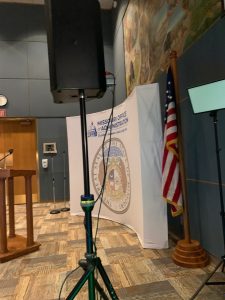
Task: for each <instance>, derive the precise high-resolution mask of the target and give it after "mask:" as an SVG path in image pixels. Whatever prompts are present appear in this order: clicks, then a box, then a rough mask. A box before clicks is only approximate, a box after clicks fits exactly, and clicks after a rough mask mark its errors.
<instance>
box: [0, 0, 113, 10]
mask: <svg viewBox="0 0 225 300" xmlns="http://www.w3.org/2000/svg"><path fill="white" fill-rule="evenodd" d="M99 2H100V5H101V8H102V9H112V7H113V0H99ZM0 3H24V4H43V3H44V0H0Z"/></svg>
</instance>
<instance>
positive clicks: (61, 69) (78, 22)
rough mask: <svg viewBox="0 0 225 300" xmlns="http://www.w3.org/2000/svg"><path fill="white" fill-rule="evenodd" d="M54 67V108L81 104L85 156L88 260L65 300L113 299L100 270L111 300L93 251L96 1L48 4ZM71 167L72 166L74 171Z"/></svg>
mask: <svg viewBox="0 0 225 300" xmlns="http://www.w3.org/2000/svg"><path fill="white" fill-rule="evenodd" d="M45 8H46V17H47V18H46V19H47V33H48V34H47V37H48V51H49V66H50V85H51V91H52V94H53V97H54V101H55V102H56V103H67V102H74V101H79V103H80V116H81V138H82V155H83V178H84V194H83V195H81V199H80V204H81V207H82V209H83V211H84V215H85V217H84V223H85V224H84V227H85V232H86V253H85V258H84V259H82V260H80V261H79V265H80V266H81V267H82V268H83V270H84V273H83V275H82V277H81V278H80V280H79V281H78V282H77V284H76V285H75V286H74V288H73V289H72V290H71V292H70V294H69V296H68V297H67V298H66V299H74V298H75V297H76V295H77V294H78V293H79V291H80V290H81V288H82V287H83V285H84V284H85V283H86V282H88V295H89V300H95V296H96V291H97V292H98V294H100V297H101V299H105V300H106V299H109V298H108V296H107V295H106V293H105V291H104V290H103V288H101V286H100V284H99V283H98V281H97V279H96V278H95V276H94V272H95V270H98V271H99V273H100V275H101V277H102V280H103V282H104V284H105V287H106V289H107V291H108V294H109V297H110V298H111V299H114V300H117V299H118V297H117V295H116V292H115V290H114V288H113V286H112V284H111V282H110V280H109V278H108V276H107V273H106V271H105V269H104V268H103V266H102V263H101V260H100V258H99V257H98V256H97V253H96V251H94V243H93V233H92V215H91V214H92V210H93V208H94V205H95V201H94V196H93V195H92V194H91V193H90V179H89V163H88V142H87V124H86V98H96V97H98V98H100V97H102V96H103V95H104V92H105V90H106V79H105V66H104V52H103V40H102V32H101V15H100V5H99V1H98V0H76V1H74V0H66V1H65V0H57V1H56V0H45ZM70 167H73V166H70Z"/></svg>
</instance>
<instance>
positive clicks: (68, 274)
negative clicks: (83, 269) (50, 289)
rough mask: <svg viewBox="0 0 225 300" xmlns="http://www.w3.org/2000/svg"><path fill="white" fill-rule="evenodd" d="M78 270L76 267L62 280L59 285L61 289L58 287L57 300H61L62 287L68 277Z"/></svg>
mask: <svg viewBox="0 0 225 300" xmlns="http://www.w3.org/2000/svg"><path fill="white" fill-rule="evenodd" d="M79 268H80V266H78V267H77V268H76V269H74V270H72V271H70V272H69V273H68V274H67V275H66V277H65V278H64V280H63V282H62V284H61V287H60V291H59V299H58V300H60V298H61V293H62V289H63V286H64V284H65V283H66V281H67V279H68V278H69V277H70V275H72V274H73V273H74V272H75V271H77V270H78V269H79Z"/></svg>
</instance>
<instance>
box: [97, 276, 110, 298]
mask: <svg viewBox="0 0 225 300" xmlns="http://www.w3.org/2000/svg"><path fill="white" fill-rule="evenodd" d="M95 288H96V290H97V291H98V293H99V295H100V297H101V299H104V300H109V298H108V296H107V295H106V293H105V291H104V290H103V288H102V287H101V286H100V284H99V283H98V281H97V280H96V279H95Z"/></svg>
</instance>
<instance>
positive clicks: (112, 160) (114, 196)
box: [92, 138, 131, 214]
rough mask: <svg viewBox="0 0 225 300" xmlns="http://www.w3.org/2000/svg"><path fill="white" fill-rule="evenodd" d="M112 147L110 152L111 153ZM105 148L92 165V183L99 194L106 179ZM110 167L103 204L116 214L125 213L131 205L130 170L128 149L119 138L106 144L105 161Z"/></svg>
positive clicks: (98, 152)
mask: <svg viewBox="0 0 225 300" xmlns="http://www.w3.org/2000/svg"><path fill="white" fill-rule="evenodd" d="M109 147H110V151H109ZM102 148H103V147H102V146H101V147H100V148H99V149H98V151H97V153H96V155H95V157H94V160H93V163H92V181H93V185H94V188H95V191H96V193H97V194H99V193H100V191H101V188H102V184H103V179H104V164H103V149H102ZM107 157H108V167H107V174H106V181H105V190H104V195H103V203H104V205H105V206H107V207H108V208H109V209H110V210H112V211H113V212H115V213H119V214H122V213H125V212H126V211H127V210H128V208H129V205H130V196H131V186H130V169H129V164H128V158H127V153H126V149H125V147H124V145H123V143H122V141H121V140H120V139H118V138H112V139H111V145H110V140H107V141H106V142H105V144H104V160H105V165H106V163H107Z"/></svg>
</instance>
